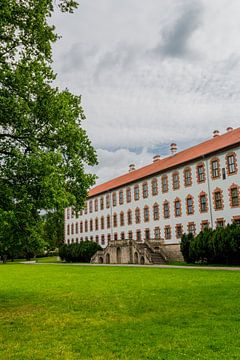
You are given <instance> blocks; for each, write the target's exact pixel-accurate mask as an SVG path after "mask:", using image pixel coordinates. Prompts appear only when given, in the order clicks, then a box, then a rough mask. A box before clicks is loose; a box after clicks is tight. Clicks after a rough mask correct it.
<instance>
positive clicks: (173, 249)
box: [161, 244, 184, 261]
mask: <svg viewBox="0 0 240 360" xmlns="http://www.w3.org/2000/svg"><path fill="white" fill-rule="evenodd" d="M161 249H162V251H163V253H164V254H165V255H166V257H167V259H168V261H184V259H183V256H182V253H181V251H180V245H179V244H171V245H170V244H169V245H168V244H163V245H162V246H161Z"/></svg>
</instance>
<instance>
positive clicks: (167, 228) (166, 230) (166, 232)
mask: <svg viewBox="0 0 240 360" xmlns="http://www.w3.org/2000/svg"><path fill="white" fill-rule="evenodd" d="M164 238H165V240H171V239H172V228H171V226H170V225H165V226H164Z"/></svg>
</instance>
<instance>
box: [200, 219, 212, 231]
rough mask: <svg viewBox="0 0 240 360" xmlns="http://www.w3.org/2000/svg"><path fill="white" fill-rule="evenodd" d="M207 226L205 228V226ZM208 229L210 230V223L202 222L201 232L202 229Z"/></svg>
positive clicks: (207, 221)
mask: <svg viewBox="0 0 240 360" xmlns="http://www.w3.org/2000/svg"><path fill="white" fill-rule="evenodd" d="M206 225H207V226H206ZM206 228H207V229H209V228H210V222H209V220H202V221H201V231H203V230H204V229H206Z"/></svg>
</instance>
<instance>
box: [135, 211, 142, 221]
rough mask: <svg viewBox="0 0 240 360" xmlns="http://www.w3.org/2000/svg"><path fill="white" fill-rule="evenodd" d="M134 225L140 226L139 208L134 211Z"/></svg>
mask: <svg viewBox="0 0 240 360" xmlns="http://www.w3.org/2000/svg"><path fill="white" fill-rule="evenodd" d="M135 223H136V224H141V211H140V208H139V207H137V208H136V209H135Z"/></svg>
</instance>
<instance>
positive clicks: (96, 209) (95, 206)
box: [94, 198, 98, 212]
mask: <svg viewBox="0 0 240 360" xmlns="http://www.w3.org/2000/svg"><path fill="white" fill-rule="evenodd" d="M94 211H95V212H96V211H98V198H96V199H95V200H94Z"/></svg>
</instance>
